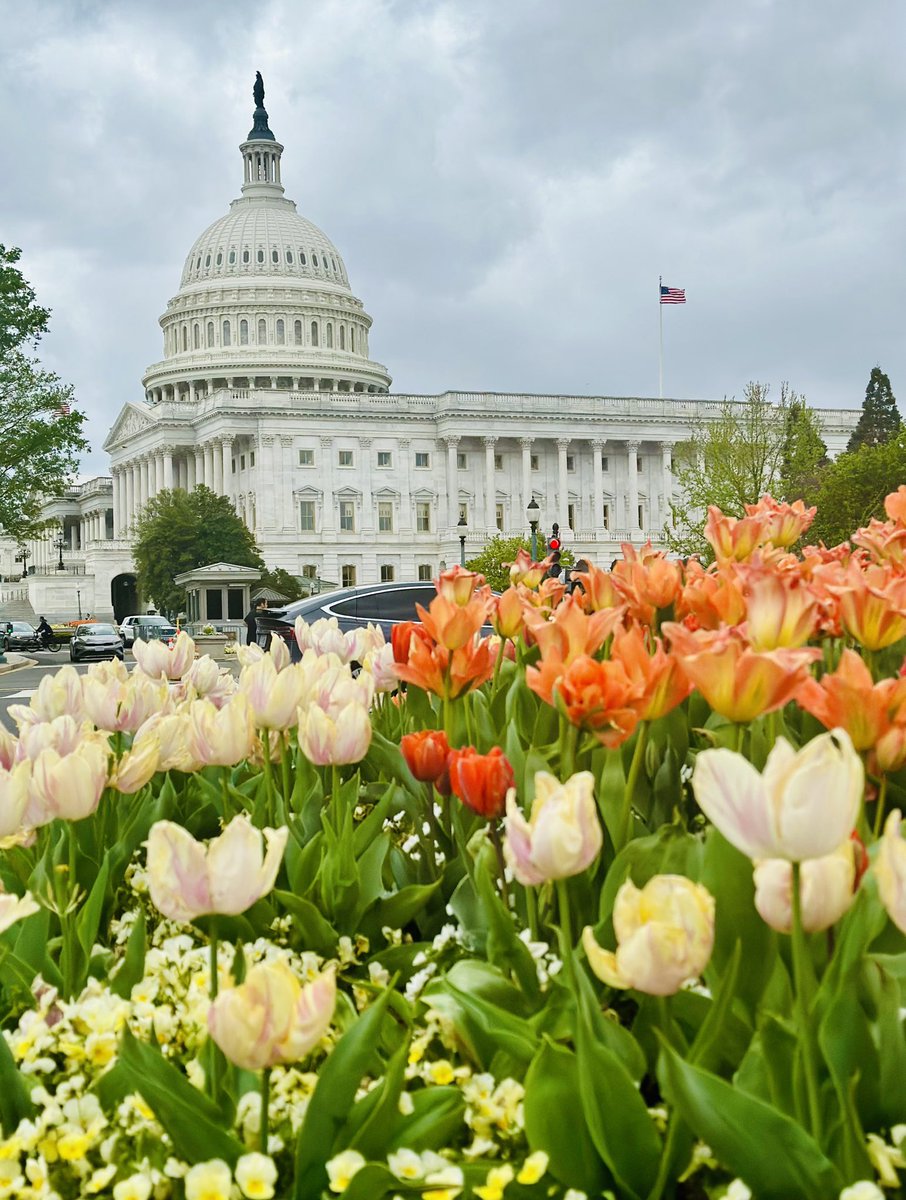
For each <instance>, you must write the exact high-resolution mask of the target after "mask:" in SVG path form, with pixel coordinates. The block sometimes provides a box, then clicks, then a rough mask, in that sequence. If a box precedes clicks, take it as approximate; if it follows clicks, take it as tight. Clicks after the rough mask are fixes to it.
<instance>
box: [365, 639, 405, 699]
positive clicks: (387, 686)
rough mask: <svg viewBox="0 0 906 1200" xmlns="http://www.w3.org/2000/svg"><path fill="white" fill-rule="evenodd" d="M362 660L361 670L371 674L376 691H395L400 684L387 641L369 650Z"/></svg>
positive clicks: (391, 649) (391, 650)
mask: <svg viewBox="0 0 906 1200" xmlns="http://www.w3.org/2000/svg"><path fill="white" fill-rule="evenodd" d="M361 661H362V669H363V671H364V672H365V673H366V674H368V675H370V676H371V679H372V680H373V682H374V690H375V691H376V692H395V691H396V689H397V688H398V687H399V685H400V679H399V675H397V673H396V662H395V661H394V658H393V647H392V646H391V645H390V643H389V642H385V643H384V644H383V646H381V647H379V648H378V649H377V650H369V652H368V653H367V654H366V655H365V657H364V658H363V659H362V660H361Z"/></svg>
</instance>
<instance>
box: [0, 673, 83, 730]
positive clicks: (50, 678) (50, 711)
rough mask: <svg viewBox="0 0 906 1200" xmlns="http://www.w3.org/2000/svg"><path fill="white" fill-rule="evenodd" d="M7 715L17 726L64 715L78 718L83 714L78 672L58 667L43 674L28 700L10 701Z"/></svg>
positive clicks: (50, 719)
mask: <svg viewBox="0 0 906 1200" xmlns="http://www.w3.org/2000/svg"><path fill="white" fill-rule="evenodd" d="M9 714H10V716H11V717H12V718H13V720H14V721H15V722H16V724H17V725H18V726H20V728H21V727H23V726H25V725H33V724H34V723H35V722H37V721H52V720H53V719H54V717H62V716H67V715H68V716H70V717H75V719H76V720H77V721H81V720H82V717H83V715H84V711H83V707H82V677H81V675H79V673H78V672H77V671H76V669H75V667H61V668H60V670H59V671H56V672H55V673H54V674H53V675H45V676H44V678H43V679H42V680H41V682H40V683H39V684H38V687H37V690H36V691H35V694H34V695H33V696H32V698H31V700H30V701H29V703H28V704H11V705H10V706H9Z"/></svg>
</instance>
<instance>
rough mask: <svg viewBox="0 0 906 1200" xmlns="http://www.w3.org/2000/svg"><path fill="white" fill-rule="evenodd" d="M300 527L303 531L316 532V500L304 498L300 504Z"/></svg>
mask: <svg viewBox="0 0 906 1200" xmlns="http://www.w3.org/2000/svg"><path fill="white" fill-rule="evenodd" d="M299 518H300V522H301V524H300V526H299V528H300V529H301V530H302V532H303V533H306V532H307V533H314V529H315V502H314V500H302V501H301V502H300V504H299Z"/></svg>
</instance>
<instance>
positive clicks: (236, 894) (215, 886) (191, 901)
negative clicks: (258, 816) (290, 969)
mask: <svg viewBox="0 0 906 1200" xmlns="http://www.w3.org/2000/svg"><path fill="white" fill-rule="evenodd" d="M288 837H289V830H288V829H287V828H286V827H285V826H284V827H283V828H282V829H265V830H264V831H263V834H262V831H261V830H260V829H256V828H255V826H254V825H252V823H251V821H249V819H248V817H246V816H245V814H244V813H243V814H241V815H240V816H238V817H234V818H233V820H232V821H230V823H229V825H227V827H226V829H224V831H223V833H222V834H220V836H219V837H216V838H212V839H211V841H210V842H209V843H208V844H207V846H205V845H204V843H202V842H197V841H196V840H195V838H193V837H192V835H191V834H190V833H189V832H188V830H186V829H184V828H183V827H182V825H176V824H174V823H173V822H172V821H158V822H157V823H156V824H155V825H152V827H151V832H150V833H149V835H148V856H147V867H148V890H149V892H150V894H151V899H152V901H153V903H154V905H155V907H156V908H158V909H159V910H160V911H161V912H162V913H163V914H164V916H165V917H169V918H170V919H171V920H173V921H194V920H195V918H196V917H203V916H207V915H210V914H212V913H222V914H224V915H228V916H235V915H236V914H238V913H243V912H245V911H246V909H248V908H251V906H252V905H253V904H254V903H255V902H256V901H257V900H260V899H261V897H262V896H266V895H267V893H268V892H269V891H270V890H271V888H273V886H274V881H275V880H276V878H277V872H278V871H279V870H280V863H281V862H282V860H283V851H284V850H285V849H286V839H287V838H288Z"/></svg>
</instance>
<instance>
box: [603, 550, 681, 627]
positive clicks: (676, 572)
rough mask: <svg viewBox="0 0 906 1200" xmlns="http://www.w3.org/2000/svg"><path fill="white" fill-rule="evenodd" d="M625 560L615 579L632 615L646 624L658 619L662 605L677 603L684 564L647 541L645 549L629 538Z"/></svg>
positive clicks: (618, 565)
mask: <svg viewBox="0 0 906 1200" xmlns="http://www.w3.org/2000/svg"><path fill="white" fill-rule="evenodd" d="M622 550H623V560H622V562H618V563H617V564H616V566H615V567H614V569H613V575H614V582H615V583H616V586H617V587H618V588H619V590H620V592H621V593H622V594H623V597H624V598H625V600H626V603H627V604H628V605H629V612H630V615H631V616H633V617H635V619H636V620H637V621H641V622H642V624H643V625H650V624H652V622H653V621H654V618H655V613H656V612H657V610H658V609H664V608H670V606H671V605H673V604H675V602H676V600H677V598H678V596H679V594H680V588H681V586H682V577H683V572H682V567H681V566H680V564H679V563H676V562H670V561H669V560H668V559H667V557H666V556H665V554H664V552H663V551H662V550H655V549H654V548H653V547H652V545H651V542H647V543H646V544H645V545H644V546H643V547H642V549H641V550H639V551H636V549H635V547H634V546H632V545H630V544H629V543H628V542H625V543H624V544H623V546H622Z"/></svg>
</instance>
